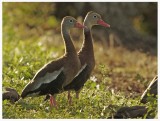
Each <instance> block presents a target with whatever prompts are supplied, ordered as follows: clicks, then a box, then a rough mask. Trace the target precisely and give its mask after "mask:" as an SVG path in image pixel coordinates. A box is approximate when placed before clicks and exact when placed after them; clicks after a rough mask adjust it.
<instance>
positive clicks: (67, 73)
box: [21, 16, 84, 99]
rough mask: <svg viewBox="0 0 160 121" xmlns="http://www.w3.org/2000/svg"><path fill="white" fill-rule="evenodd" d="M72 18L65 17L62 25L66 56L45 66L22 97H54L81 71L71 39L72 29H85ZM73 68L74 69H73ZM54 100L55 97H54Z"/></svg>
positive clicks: (24, 90)
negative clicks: (47, 95)
mask: <svg viewBox="0 0 160 121" xmlns="http://www.w3.org/2000/svg"><path fill="white" fill-rule="evenodd" d="M83 27H84V26H83V25H81V24H79V23H78V22H77V20H76V19H75V18H73V17H71V16H67V17H64V18H63V20H62V23H61V34H62V38H63V40H64V44H65V54H64V55H63V56H62V57H60V58H58V59H57V60H54V61H51V62H49V63H48V64H46V65H44V66H43V67H42V68H41V69H40V70H39V71H38V72H37V73H36V75H35V76H34V77H33V79H32V80H31V81H30V82H29V83H28V84H27V85H26V86H25V88H24V89H23V91H22V94H21V97H22V98H25V97H26V96H40V95H46V94H49V95H50V96H51V95H54V94H57V93H60V92H61V91H63V87H64V86H66V85H68V84H69V83H70V82H71V81H72V80H73V78H74V77H75V75H76V74H77V72H78V71H79V69H80V60H79V58H78V56H77V53H76V50H75V48H74V45H73V43H72V41H71V38H70V29H71V28H83ZM71 67H72V68H71ZM52 99H53V97H52Z"/></svg>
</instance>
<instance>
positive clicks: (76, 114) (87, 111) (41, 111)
mask: <svg viewBox="0 0 160 121" xmlns="http://www.w3.org/2000/svg"><path fill="white" fill-rule="evenodd" d="M57 36H58V35H57ZM38 43H39V40H38V39H37V40H35V39H32V38H31V39H30V40H25V41H22V40H17V39H16V38H14V39H10V40H8V39H5V37H4V39H3V83H2V84H3V87H12V88H15V89H16V90H17V91H18V93H19V94H20V93H21V92H22V89H23V88H24V86H25V85H26V84H27V83H28V82H29V81H30V80H31V79H32V78H33V76H34V74H35V73H36V71H37V70H38V69H39V68H41V67H42V66H43V65H44V64H45V63H46V62H48V61H50V60H52V59H54V58H53V56H52V55H53V54H54V52H57V53H58V52H59V54H58V56H60V55H61V54H62V53H63V49H62V47H61V46H59V48H57V47H54V45H53V46H52V47H48V48H47V49H44V48H45V46H46V45H41V46H40V44H38ZM95 49H96V46H95ZM115 50H116V49H115ZM112 52H113V51H112ZM128 53H129V52H128ZM95 54H96V53H95ZM129 54H131V52H130V53H129ZM96 55H97V54H96ZM97 56H98V55H97ZM114 61H116V60H114ZM99 63H101V62H99ZM105 64H106V63H105ZM112 66H113V65H112ZM118 68H120V67H116V66H115V69H114V70H111V69H110V68H109V66H108V67H106V66H105V65H103V64H99V65H97V66H96V68H95V69H96V70H95V71H94V72H93V73H94V75H92V78H91V79H90V80H88V81H87V83H86V84H85V86H84V88H83V90H82V91H81V93H80V99H79V100H77V99H76V98H75V93H72V97H73V105H72V106H69V105H68V101H67V92H65V93H62V94H59V95H57V98H56V99H57V102H58V106H59V107H58V109H57V110H56V109H54V108H53V109H51V108H50V105H49V101H47V102H43V99H44V97H36V98H26V99H24V100H20V101H19V102H16V103H15V104H11V103H10V102H8V101H6V100H5V101H3V118H93V119H95V118H107V117H111V116H113V115H114V113H115V112H116V110H117V109H119V108H120V107H121V106H134V105H139V98H140V94H139V96H137V97H134V98H132V95H131V94H127V95H128V96H126V94H125V93H124V92H123V91H116V88H113V87H112V86H111V85H112V81H114V80H112V79H111V78H113V77H114V76H116V75H114V76H113V74H112V73H115V74H117V76H119V72H121V73H122V74H124V73H126V75H127V71H128V74H129V73H130V72H129V70H128V69H125V68H121V69H120V70H119V69H118ZM96 71H97V74H96ZM121 78H122V77H121ZM124 78H125V76H124ZM132 78H133V77H131V79H132ZM135 78H137V79H141V78H142V77H141V76H140V75H139V76H137V77H135ZM143 79H144V78H142V80H143ZM94 80H95V81H94ZM119 84H121V82H119ZM119 84H115V87H116V85H119ZM97 85H99V87H98V86H97ZM121 86H122V88H123V86H125V85H124V84H123V83H122V84H121ZM111 87H112V88H111ZM117 87H118V86H117ZM124 88H126V87H124ZM132 92H134V91H133V90H132ZM140 105H142V104H140ZM148 105H149V106H152V104H148ZM154 107H155V106H154ZM155 113H156V111H155Z"/></svg>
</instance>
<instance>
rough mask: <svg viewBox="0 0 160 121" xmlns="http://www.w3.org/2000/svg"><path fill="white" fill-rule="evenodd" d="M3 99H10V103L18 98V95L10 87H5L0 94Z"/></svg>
mask: <svg viewBox="0 0 160 121" xmlns="http://www.w3.org/2000/svg"><path fill="white" fill-rule="evenodd" d="M2 98H3V100H10V102H11V103H14V102H16V101H18V100H19V98H20V96H19V94H18V92H17V91H16V90H15V89H13V88H10V87H5V90H4V91H3V94H2Z"/></svg>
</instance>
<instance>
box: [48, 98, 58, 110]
mask: <svg viewBox="0 0 160 121" xmlns="http://www.w3.org/2000/svg"><path fill="white" fill-rule="evenodd" d="M49 96H50V105H51V107H53V106H54V107H56V108H57V103H56V100H55V98H54V97H53V96H52V95H49Z"/></svg>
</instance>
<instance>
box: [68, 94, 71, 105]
mask: <svg viewBox="0 0 160 121" xmlns="http://www.w3.org/2000/svg"><path fill="white" fill-rule="evenodd" d="M68 102H69V105H71V104H72V97H71V94H70V91H68Z"/></svg>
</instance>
